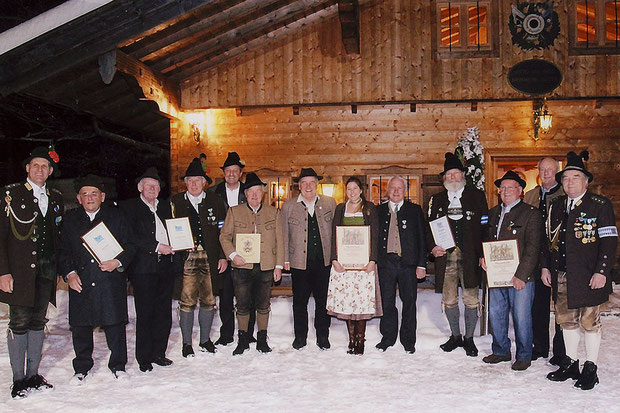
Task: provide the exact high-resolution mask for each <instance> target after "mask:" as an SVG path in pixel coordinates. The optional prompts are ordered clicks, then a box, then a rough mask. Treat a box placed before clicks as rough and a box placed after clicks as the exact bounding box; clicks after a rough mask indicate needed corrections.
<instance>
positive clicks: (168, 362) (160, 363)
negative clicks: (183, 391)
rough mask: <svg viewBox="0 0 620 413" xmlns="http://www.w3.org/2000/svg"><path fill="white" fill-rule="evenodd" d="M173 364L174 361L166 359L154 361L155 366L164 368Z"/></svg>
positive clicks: (158, 358) (161, 358)
mask: <svg viewBox="0 0 620 413" xmlns="http://www.w3.org/2000/svg"><path fill="white" fill-rule="evenodd" d="M172 363H173V361H172V360H170V359H169V358H166V357H157V358H156V359H155V360H153V364H157V365H158V366H162V367H168V366H171V365H172Z"/></svg>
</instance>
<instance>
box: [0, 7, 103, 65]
mask: <svg viewBox="0 0 620 413" xmlns="http://www.w3.org/2000/svg"><path fill="white" fill-rule="evenodd" d="M110 2H112V0H69V1H67V2H65V3H63V4H61V5H59V6H56V7H54V8H53V9H50V10H48V11H46V12H45V13H41V14H39V15H38V16H36V17H34V18H32V19H30V20H28V21H25V22H23V23H22V24H20V25H18V26H15V27H13V28H11V29H9V30H7V31H5V32H2V33H0V55H1V54H4V53H6V52H8V51H9V50H11V49H14V48H16V47H18V46H20V45H22V44H24V43H26V42H28V41H30V40H32V39H35V38H37V37H39V36H41V35H42V34H44V33H46V32H48V31H50V30H53V29H55V28H56V27H59V26H62V25H63V24H65V23H68V22H70V21H71V20H74V19H77V18H78V17H80V16H83V15H85V14H86V13H89V12H91V11H93V10H95V9H97V8H99V7H101V6H103V5H105V4H108V3H110Z"/></svg>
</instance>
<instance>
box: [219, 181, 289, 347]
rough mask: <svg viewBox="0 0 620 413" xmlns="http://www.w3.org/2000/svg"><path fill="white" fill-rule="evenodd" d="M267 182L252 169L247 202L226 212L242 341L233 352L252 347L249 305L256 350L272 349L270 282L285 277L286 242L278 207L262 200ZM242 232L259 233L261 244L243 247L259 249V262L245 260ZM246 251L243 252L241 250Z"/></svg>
mask: <svg viewBox="0 0 620 413" xmlns="http://www.w3.org/2000/svg"><path fill="white" fill-rule="evenodd" d="M265 186H266V184H265V183H264V182H262V181H261V180H260V179H259V178H258V176H257V175H256V174H255V173H253V172H251V173H249V174H248V175H247V177H246V179H245V196H246V198H247V200H248V203H247V204H243V205H237V206H234V207H232V208H230V209H228V212H227V213H226V221H225V222H224V226H223V227H222V231H221V233H220V243H221V244H222V249H223V250H224V254H226V256H227V257H228V258H229V259H230V260H231V261H232V267H233V269H232V279H233V284H234V287H235V298H236V299H237V324H238V326H239V341H238V343H237V348H235V350H234V351H233V355H239V354H243V353H244V352H245V351H246V350H248V349H249V348H250V346H249V337H248V322H249V319H250V306H251V305H252V303H253V304H254V305H255V306H256V322H257V324H258V333H257V335H256V340H257V341H256V349H257V350H258V351H260V352H261V353H268V352H270V351H271V348H270V347H269V344H267V325H268V324H269V312H270V311H271V305H270V298H271V285H272V284H273V282H274V281H275V282H278V281H279V280H280V279H281V278H282V268H283V265H284V244H283V240H282V223H281V221H280V216H279V215H280V214H279V212H278V210H277V209H276V208H275V207H273V206H271V205H266V204H264V203H263V195H264V194H265ZM242 234H260V244H252V243H251V242H249V244H248V245H245V246H241V247H244V248H246V249H247V250H248V251H250V250H252V249H253V248H255V247H256V248H260V251H258V252H259V259H258V261H259V262H246V260H245V259H244V258H243V257H242V256H241V255H240V254H239V252H238V251H237V237H238V236H239V235H242ZM242 252H243V251H242Z"/></svg>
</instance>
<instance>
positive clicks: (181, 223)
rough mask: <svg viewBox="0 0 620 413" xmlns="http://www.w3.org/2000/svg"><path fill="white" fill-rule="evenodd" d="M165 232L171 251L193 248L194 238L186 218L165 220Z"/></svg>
mask: <svg viewBox="0 0 620 413" xmlns="http://www.w3.org/2000/svg"><path fill="white" fill-rule="evenodd" d="M166 230H167V232H168V240H169V241H170V247H171V248H172V251H185V250H191V249H193V248H194V236H193V234H192V226H191V225H190V223H189V218H188V217H181V218H172V219H167V220H166Z"/></svg>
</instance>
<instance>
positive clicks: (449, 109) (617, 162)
mask: <svg viewBox="0 0 620 413" xmlns="http://www.w3.org/2000/svg"><path fill="white" fill-rule="evenodd" d="M596 106H597V105H596V104H595V102H592V101H559V102H555V101H552V102H549V111H550V112H551V113H552V114H553V127H552V129H551V131H550V132H549V133H548V134H540V139H539V140H538V141H537V142H535V141H534V140H533V139H532V136H533V129H532V124H531V114H532V105H531V103H530V102H504V103H496V102H493V103H488V102H481V103H479V104H478V107H477V110H476V111H472V110H471V109H472V108H471V105H469V104H465V103H459V104H454V103H446V104H424V105H417V106H416V111H415V112H412V111H411V107H410V105H375V106H359V107H358V108H357V113H352V111H351V107H350V106H338V107H336V106H334V107H313V108H306V107H301V108H299V114H298V115H295V114H294V112H293V109H292V108H290V107H289V108H263V109H258V108H257V109H244V110H241V111H239V110H234V109H220V110H212V111H210V115H209V119H210V124H209V125H208V126H207V130H208V136H206V137H205V136H203V137H202V139H201V142H200V144H196V142H195V141H193V140H192V138H191V137H189V127H188V126H187V125H186V124H184V123H183V122H181V121H173V122H172V124H171V152H172V156H171V158H172V159H171V163H172V171H171V172H172V173H171V176H172V185H173V188H174V187H175V185H176V188H177V189H181V186H182V182H181V181H180V180H179V178H180V177H181V176H183V173H184V172H185V168H186V167H187V165H188V164H189V162H190V161H191V160H192V158H194V157H196V156H198V155H199V154H200V153H201V152H204V153H206V154H207V163H208V165H209V167H210V175H211V176H212V177H213V178H221V177H222V172H221V170H220V169H219V166H221V165H222V164H223V163H224V160H225V158H226V155H227V153H228V152H230V151H236V152H238V153H239V154H240V156H241V158H242V159H244V160H245V162H246V165H247V166H246V168H245V171H254V170H257V169H261V168H269V169H272V170H276V171H280V173H281V175H282V176H296V175H297V174H298V172H299V169H300V168H301V167H313V168H315V169H316V170H317V172H318V173H319V174H324V175H328V176H330V177H332V179H334V180H336V181H338V180H340V179H341V178H342V177H343V176H348V175H356V174H365V173H366V171H368V170H371V169H380V168H384V167H387V166H391V165H397V166H401V167H406V168H419V169H420V171H421V173H423V174H435V173H438V172H440V171H441V170H442V168H443V157H444V153H445V152H446V151H453V150H454V148H455V147H456V144H457V141H458V138H459V136H461V135H463V134H464V133H465V130H466V129H467V128H468V127H471V126H477V127H478V128H479V129H480V140H481V143H482V144H483V146H484V147H485V153H486V154H487V157H488V158H489V159H492V158H493V157H497V156H528V157H531V158H533V159H537V157H539V156H545V155H549V154H551V155H554V154H555V155H557V154H565V153H566V152H567V151H569V150H576V151H580V150H582V149H588V150H589V151H590V153H591V160H590V162H589V168H590V169H591V171H592V172H593V173H594V175H595V180H594V182H593V188H594V190H595V191H597V192H601V193H603V194H605V195H606V196H608V197H610V198H612V199H613V200H614V202H615V204H616V208H617V211H618V214H619V215H620V157H619V156H618V154H619V153H620V116H619V115H620V104H617V103H616V104H614V103H603V104H602V105H601V106H600V107H599V108H597V107H596ZM490 166H491V165H487V175H488V174H490V173H491V171H490ZM493 192H494V189H493V187H492V183H490V182H489V185H488V193H489V196H490V197H491V196H492V195H493Z"/></svg>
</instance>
